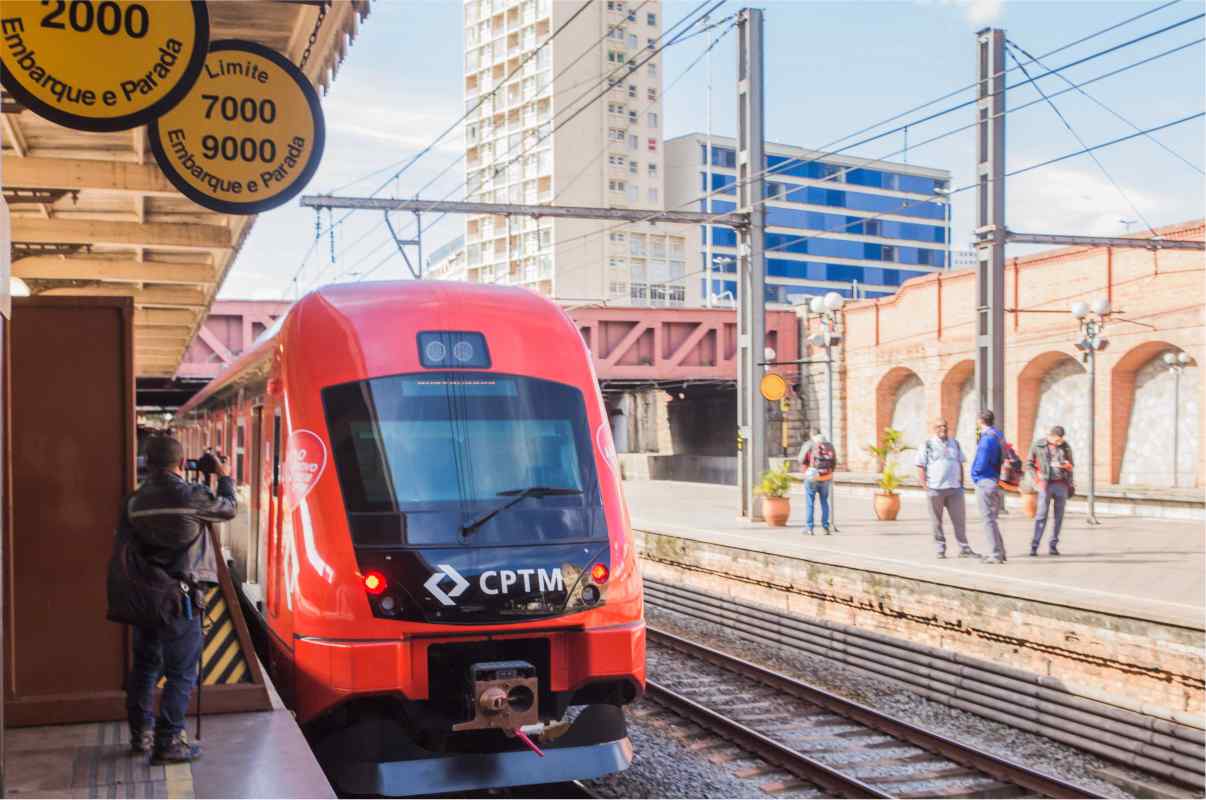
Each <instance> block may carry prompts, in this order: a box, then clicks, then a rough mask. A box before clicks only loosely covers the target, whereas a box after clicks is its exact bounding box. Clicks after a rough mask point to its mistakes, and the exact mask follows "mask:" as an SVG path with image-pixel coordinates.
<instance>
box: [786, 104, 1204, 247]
mask: <svg viewBox="0 0 1206 800" xmlns="http://www.w3.org/2000/svg"><path fill="white" fill-rule="evenodd" d="M1203 116H1206V111H1199V112H1197V113H1196V114H1190V115H1188V116H1185V117H1181V118H1180V119H1175V120H1172V121H1171V122H1165V123H1163V124H1160V125H1156V126H1154V127H1151V128H1146V129H1144V130H1140V131H1137V132H1135V133H1131V134H1127V135H1126V136H1120V137H1118V138H1116V139H1111V140H1109V141H1107V142H1102V143H1101V144H1096V145H1093V146H1091V147H1083V148H1082V149H1080V150H1076V151H1074V152H1071V153H1065V154H1064V155H1062V156H1057V157H1055V158H1051V159H1048V160H1046V161H1041V162H1039V163H1037V164H1031V165H1029V166H1026V167H1021V168H1019V169H1015V170H1013V171H1011V172H1007V173H1005V177H1006V178H1012V177H1014V176H1016V175H1022V174H1024V173H1027V172H1031V171H1033V170H1036V169H1041V168H1043V167H1047V166H1050V165H1052V164H1058V163H1059V162H1061V161H1067V160H1068V159H1070V158H1076V157H1077V156H1081V155H1086V154H1088V153H1091V152H1094V151H1097V150H1102V149H1104V148H1106V147H1111V146H1113V145H1116V144H1121V143H1122V142H1126V141H1130V140H1131V139H1136V138H1138V137H1140V136H1145V135H1147V134H1149V133H1155V132H1157V131H1162V130H1165V129H1168V128H1172V127H1174V126H1176V125H1181V124H1183V123H1186V122H1190V121H1192V120H1195V119H1200V118H1202V117H1203ZM989 182H991V179H989ZM979 185H980V184H979V183H969V184H966V185H964V186H960V187H959V188H958V189H952V190H950V191H949V192H946V193H944V196H946V197H951V196H954V195H956V194H961V193H962V192H966V191H969V190H971V189H975V188H976V187H977V186H979ZM922 202H929V201H928V200H912V201H910V202H909V203H908V204H907V205H905V206H901V207H902V208H904V207H907V206H908V205H916V204H917V203H922ZM886 213H887V212H884V214H877V215H875V216H872V217H866V218H864V219H859V220H855V221H854V222H853V223H850V224H848V225H846V226H844V227H843V230H841V231H826V232H822V233H815V234H807V235H805V236H799V237H796V238H794V239H790V240H788V241H786V242H782V243H780V244H777V245H775V246H774V247H766V248H763V252H764V253H770V252H774V251H778V250H782V249H783V248H785V247H790V246H791V245H793V244H797V243H799V242H805V241H809V240H812V239H829V238H833V235H834V234H835V233H839V234H840V233H847V232H849V228H850V227H852V226H853V225H857V224H861V223H862V222H864V221H866V220H873V219H879V218H880V217H882V216H884V215H885V214H886ZM893 213H895V212H893ZM1156 238H1159V235H1158V234H1157V235H1156ZM904 266H905V267H906V268H907V267H908V266H909V265H904ZM919 266H921V265H919Z"/></svg>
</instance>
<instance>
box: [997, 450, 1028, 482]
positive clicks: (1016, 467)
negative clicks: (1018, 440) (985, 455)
mask: <svg viewBox="0 0 1206 800" xmlns="http://www.w3.org/2000/svg"><path fill="white" fill-rule="evenodd" d="M1021 481H1022V459H1021V457H1020V456H1019V455H1018V451H1017V450H1014V449H1013V445H1011V444H1010V443H1009V442H1005V443H1004V444H1003V445H1002V446H1001V477H1000V480H998V481H997V485H998V486H1000V487H1001V488H1002V489H1010V490H1013V491H1016V490H1017V488H1018V484H1019V483H1021Z"/></svg>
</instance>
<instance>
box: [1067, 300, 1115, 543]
mask: <svg viewBox="0 0 1206 800" xmlns="http://www.w3.org/2000/svg"><path fill="white" fill-rule="evenodd" d="M1071 310H1072V316H1074V317H1076V319H1077V320H1078V321H1079V322H1080V332H1081V338H1080V340H1079V341H1077V342H1076V349H1077V350H1079V351H1080V352H1081V358H1082V359H1083V360H1084V361H1085V363H1087V364H1088V365H1089V509H1088V516H1087V518H1086V520H1085V521H1086V522H1088V524H1090V525H1100V524H1101V522H1099V521H1098V519H1097V512H1096V508H1095V505H1096V501H1097V353H1099V352H1100V351H1102V350H1105V349H1106V347H1107V346H1109V344H1110V340H1109V339H1106V338H1105V337H1104V336H1103V335H1102V332H1103V331H1104V330H1105V323H1106V317H1108V316H1109V315H1110V301H1109V300H1107V299H1106V298H1104V297H1099V298H1097V299H1096V300H1094V301H1093V304H1092V305H1091V306H1090V305H1089V304H1088V303H1086V302H1084V301H1083V300H1080V301H1077V302H1075V303H1073V304H1072V309H1071Z"/></svg>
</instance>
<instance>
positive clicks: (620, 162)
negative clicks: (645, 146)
mask: <svg viewBox="0 0 1206 800" xmlns="http://www.w3.org/2000/svg"><path fill="white" fill-rule="evenodd" d="M627 160H628V159H626V158H624V156H614V155H613V156H608V157H607V163H608V164H611V165H612V166H613V167H622V166H624V162H625V161H627Z"/></svg>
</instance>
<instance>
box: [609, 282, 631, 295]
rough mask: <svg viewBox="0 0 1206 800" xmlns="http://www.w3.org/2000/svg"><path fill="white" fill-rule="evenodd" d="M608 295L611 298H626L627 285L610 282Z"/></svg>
mask: <svg viewBox="0 0 1206 800" xmlns="http://www.w3.org/2000/svg"><path fill="white" fill-rule="evenodd" d="M610 294H611V296H612V297H627V296H628V284H626V283H624V282H623V281H612V282H611V287H610Z"/></svg>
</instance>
